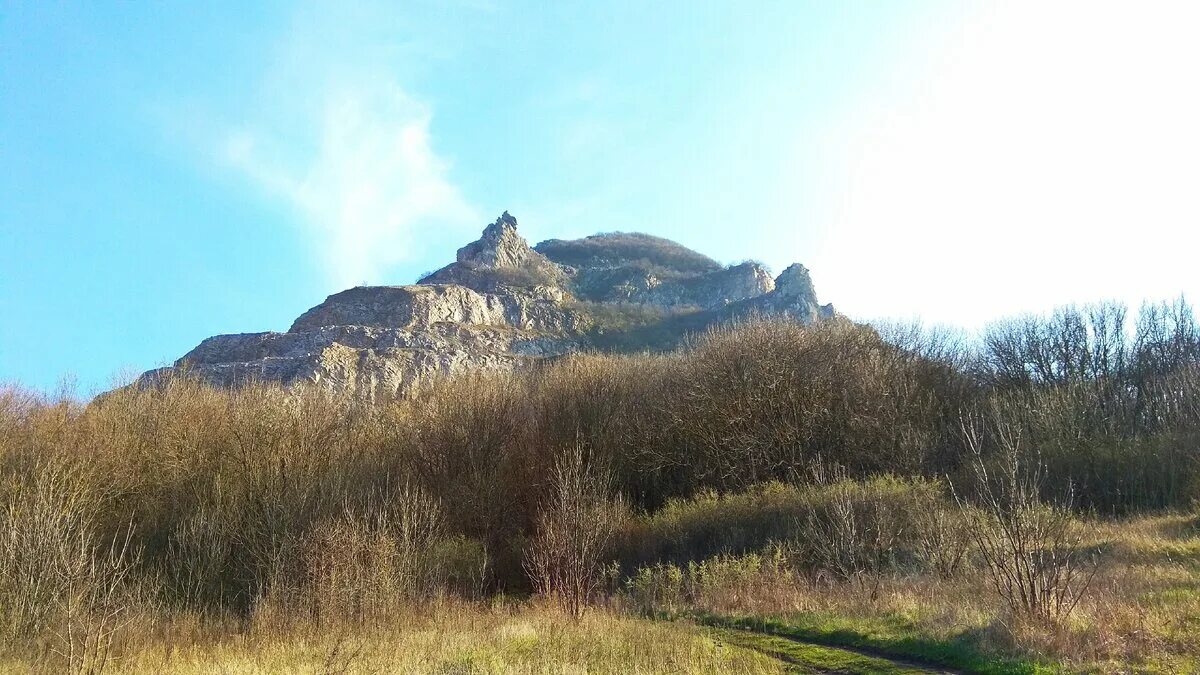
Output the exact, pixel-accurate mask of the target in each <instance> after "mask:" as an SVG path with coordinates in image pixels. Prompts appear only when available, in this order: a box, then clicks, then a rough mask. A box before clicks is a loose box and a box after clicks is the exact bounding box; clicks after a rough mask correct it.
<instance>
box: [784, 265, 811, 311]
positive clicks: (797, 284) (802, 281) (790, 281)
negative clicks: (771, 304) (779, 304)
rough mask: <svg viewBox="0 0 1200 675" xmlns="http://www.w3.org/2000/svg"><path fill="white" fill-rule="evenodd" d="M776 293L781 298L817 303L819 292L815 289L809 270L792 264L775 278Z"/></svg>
mask: <svg viewBox="0 0 1200 675" xmlns="http://www.w3.org/2000/svg"><path fill="white" fill-rule="evenodd" d="M775 292H776V293H777V294H779V295H780V296H781V297H786V298H800V299H804V300H808V301H810V302H813V303H816V301H817V291H816V290H815V289H814V288H813V282H812V276H811V275H810V274H809V273H808V268H807V267H805V266H804V265H801V264H800V263H792V264H791V265H789V266H788V268H787V269H785V270H784V271H782V272H780V273H779V276H778V277H776V278H775Z"/></svg>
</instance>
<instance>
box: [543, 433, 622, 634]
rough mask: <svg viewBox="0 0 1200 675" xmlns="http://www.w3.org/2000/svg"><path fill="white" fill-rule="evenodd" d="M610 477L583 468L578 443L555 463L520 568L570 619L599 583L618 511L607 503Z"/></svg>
mask: <svg viewBox="0 0 1200 675" xmlns="http://www.w3.org/2000/svg"><path fill="white" fill-rule="evenodd" d="M610 483H611V478H610V477H609V476H608V474H607V473H606V472H605V471H603V470H601V469H599V468H597V467H595V466H594V465H589V464H588V463H587V461H586V457H585V454H584V449H583V446H582V445H581V444H575V445H574V446H572V447H571V448H570V449H569V450H567V451H566V452H565V453H564V454H563V455H562V456H561V457H560V458H559V460H558V462H556V464H555V466H554V471H553V475H552V476H551V484H550V494H549V495H548V497H547V501H546V503H545V505H544V506H543V509H542V511H541V513H540V514H539V515H538V517H537V525H536V531H535V532H536V533H535V535H534V538H533V540H532V542H531V544H530V547H529V551H528V555H527V558H526V568H527V569H528V571H529V575H530V577H531V579H532V580H533V583H534V588H535V589H536V590H537V592H538V593H539V594H541V595H543V596H545V597H548V598H551V599H553V600H554V601H555V602H557V603H558V604H559V605H561V606H562V608H563V609H564V610H565V611H566V612H567V613H568V614H570V615H571V616H572V617H574V618H579V617H580V616H582V615H583V610H584V608H585V607H586V606H587V604H588V602H590V601H591V599H592V597H593V596H594V595H595V593H596V591H597V589H599V587H600V585H601V581H602V579H603V567H604V560H605V555H606V554H607V553H608V551H609V545H610V543H611V540H612V538H613V534H614V533H615V532H616V530H617V527H618V525H619V524H620V520H621V519H622V514H623V511H622V509H621V504H620V502H615V503H614V502H613V501H611V500H610V499H609V490H610Z"/></svg>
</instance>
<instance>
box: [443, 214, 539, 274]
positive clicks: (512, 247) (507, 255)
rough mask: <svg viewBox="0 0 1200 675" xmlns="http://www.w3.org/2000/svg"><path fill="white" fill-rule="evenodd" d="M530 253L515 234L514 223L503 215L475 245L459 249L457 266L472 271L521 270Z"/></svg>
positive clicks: (514, 220) (487, 228) (525, 244)
mask: <svg viewBox="0 0 1200 675" xmlns="http://www.w3.org/2000/svg"><path fill="white" fill-rule="evenodd" d="M531 254H532V251H531V250H530V248H529V242H527V241H525V239H523V238H522V237H521V235H519V234H517V219H516V218H513V217H512V216H511V215H510V214H509V213H508V211H505V212H504V213H503V214H501V216H500V217H499V218H497V219H496V222H494V223H492V224H491V225H488V226H487V227H486V228H484V230H483V236H481V237H480V238H479V239H478V240H477V241H473V242H471V243H470V244H467V245H466V246H464V247H462V248H460V249H458V262H460V263H462V264H464V265H471V266H473V267H491V268H500V267H520V266H521V265H522V264H524V263H525V261H526V260H528V259H529V257H530V255H531Z"/></svg>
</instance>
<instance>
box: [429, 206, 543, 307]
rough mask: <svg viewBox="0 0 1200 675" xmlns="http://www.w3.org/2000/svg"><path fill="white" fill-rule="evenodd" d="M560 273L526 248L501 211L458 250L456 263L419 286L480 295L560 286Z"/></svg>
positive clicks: (513, 223) (511, 220) (514, 223)
mask: <svg viewBox="0 0 1200 675" xmlns="http://www.w3.org/2000/svg"><path fill="white" fill-rule="evenodd" d="M563 281H564V274H563V270H562V269H561V268H560V267H559V266H558V265H555V264H554V263H552V262H550V261H549V260H547V259H546V257H545V256H543V255H542V254H541V253H538V252H537V251H535V250H533V249H532V248H530V247H529V243H528V242H526V241H525V239H524V238H522V237H521V235H519V234H517V219H516V218H513V217H512V216H511V215H510V214H509V213H508V211H505V212H504V213H503V214H501V216H500V217H499V218H497V219H496V222H494V223H492V224H491V225H488V226H487V227H485V228H484V229H483V235H482V236H480V237H479V239H477V240H476V241H473V242H471V243H469V244H467V245H466V246H464V247H462V248H460V249H458V256H457V262H453V263H451V264H449V265H447V266H445V267H443V268H442V269H440V270H438V271H436V272H434V273H432V274H430V275H428V276H426V277H424V278H422V279H421V280H420V281H418V282H417V283H419V284H458V285H460V286H466V287H467V288H471V289H474V290H476V291H480V292H499V291H502V290H503V289H505V288H507V289H509V290H512V289H515V288H535V287H540V286H556V287H557V286H560V285H561V284H562V283H563Z"/></svg>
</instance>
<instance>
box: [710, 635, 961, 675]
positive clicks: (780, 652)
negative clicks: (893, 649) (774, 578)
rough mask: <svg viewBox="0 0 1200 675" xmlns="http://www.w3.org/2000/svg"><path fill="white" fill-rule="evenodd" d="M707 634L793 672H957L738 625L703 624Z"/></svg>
mask: <svg viewBox="0 0 1200 675" xmlns="http://www.w3.org/2000/svg"><path fill="white" fill-rule="evenodd" d="M703 630H704V631H705V633H706V634H708V635H709V636H710V637H712V638H713V639H714V640H716V641H718V642H723V643H725V644H728V645H731V646H734V647H740V648H742V649H752V650H754V651H756V652H759V653H761V654H765V655H767V656H770V657H771V658H774V659H777V660H779V661H783V662H784V663H786V664H787V665H788V667H787V671H788V672H790V673H838V674H841V675H858V674H860V673H862V674H866V673H878V674H879V675H918V674H920V675H927V674H929V673H937V674H957V671H954V670H949V669H944V668H938V667H932V666H924V665H920V664H916V663H911V662H908V661H904V660H898V659H894V658H891V657H888V656H884V655H881V654H875V653H868V652H864V651H860V650H855V649H847V648H844V647H828V646H825V645H819V644H814V643H811V642H804V641H801V640H796V639H794V638H788V637H784V636H780V635H771V634H769V633H756V632H754V631H750V630H744V629H738V628H717V627H712V626H709V627H704V628H703Z"/></svg>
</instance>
